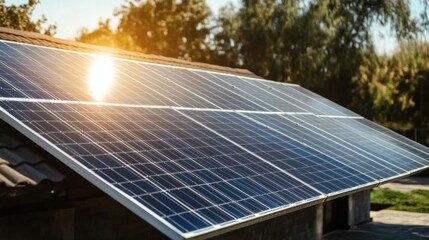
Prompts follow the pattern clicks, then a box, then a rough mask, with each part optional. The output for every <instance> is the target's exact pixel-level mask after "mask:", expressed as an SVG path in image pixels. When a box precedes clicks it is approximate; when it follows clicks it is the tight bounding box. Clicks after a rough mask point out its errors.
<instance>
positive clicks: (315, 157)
mask: <svg viewBox="0 0 429 240" xmlns="http://www.w3.org/2000/svg"><path fill="white" fill-rule="evenodd" d="M185 114H186V115H189V116H190V117H191V118H193V119H195V120H196V121H198V122H200V123H202V124H204V125H206V126H208V127H209V128H211V129H213V130H215V131H216V132H219V133H220V134H221V135H222V136H225V137H226V138H228V139H231V140H232V141H234V142H236V143H237V144H239V145H240V146H243V147H244V148H246V149H247V150H248V151H250V152H252V153H255V154H256V155H258V156H260V157H262V158H263V159H265V160H267V161H268V162H270V163H271V164H273V165H275V166H276V167H278V168H280V169H282V170H285V171H287V172H289V173H291V174H292V175H294V176H296V177H298V178H299V179H301V180H303V181H304V182H306V183H308V184H310V185H311V186H313V187H315V188H317V189H318V190H320V191H322V192H323V193H325V194H330V193H334V192H337V191H342V190H344V189H348V188H353V187H356V186H359V185H364V184H368V183H371V182H373V181H374V179H371V178H370V177H368V176H366V175H365V174H364V173H361V172H358V171H356V170H354V169H352V168H350V167H349V166H346V165H344V164H343V163H341V162H338V161H337V160H335V159H332V158H330V157H328V156H327V155H324V154H322V153H320V152H318V151H316V150H314V149H312V148H309V147H308V146H306V145H304V144H302V143H300V142H297V141H295V140H293V139H291V138H289V137H287V136H285V135H283V134H280V133H277V132H275V131H272V130H270V129H267V128H266V127H264V126H261V125H260V124H257V123H255V122H253V121H251V120H249V119H247V118H245V117H243V116H241V115H239V114H236V113H229V112H202V111H186V112H185Z"/></svg>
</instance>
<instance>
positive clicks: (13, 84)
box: [0, 42, 216, 108]
mask: <svg viewBox="0 0 429 240" xmlns="http://www.w3.org/2000/svg"><path fill="white" fill-rule="evenodd" d="M0 53H2V55H3V57H2V59H1V60H0V69H1V70H0V84H1V85H2V86H4V87H3V88H1V89H0V94H1V95H0V97H15V98H37V99H55V100H72V101H98V100H99V99H96V98H95V97H94V93H93V92H92V91H93V90H94V89H92V87H91V85H90V79H89V78H90V73H91V71H92V70H93V69H94V66H96V64H97V63H98V61H99V59H100V56H95V55H88V54H81V53H74V52H66V51H58V50H54V49H47V48H40V47H37V46H28V45H22V44H15V43H2V42H0ZM104 58H106V59H110V60H108V61H107V62H108V63H109V65H107V66H105V67H107V68H112V69H113V70H112V72H113V75H114V79H113V82H112V84H111V86H110V87H109V88H108V89H106V94H105V96H104V98H103V101H104V102H110V103H121V104H138V105H161V106H179V107H195V108H216V106H215V105H213V104H211V103H209V102H208V101H206V100H204V99H203V98H201V97H196V96H195V95H194V94H190V93H189V92H187V91H185V90H184V89H181V88H180V87H178V86H177V85H176V84H174V83H173V82H172V81H169V80H168V79H167V77H165V76H163V75H162V74H158V73H156V72H154V71H153V69H157V68H163V67H162V66H155V65H148V64H143V63H138V62H133V61H125V60H119V59H113V58H108V57H104ZM104 58H102V59H104ZM147 67H150V68H151V69H152V70H151V69H148V68H147ZM181 71H183V72H186V71H187V70H185V69H182V70H181ZM103 81H104V80H103Z"/></svg>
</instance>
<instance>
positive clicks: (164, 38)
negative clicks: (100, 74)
mask: <svg viewBox="0 0 429 240" xmlns="http://www.w3.org/2000/svg"><path fill="white" fill-rule="evenodd" d="M115 15H116V16H117V17H119V25H118V27H117V29H115V30H114V31H113V30H111V29H110V27H109V21H106V22H101V23H100V24H99V28H98V29H96V30H94V31H93V32H88V30H86V29H84V30H83V31H82V32H81V34H80V36H79V37H78V38H77V40H78V41H82V42H88V43H96V44H101V45H106V46H113V47H119V48H123V49H127V50H133V51H140V52H144V53H149V54H157V55H163V56H168V57H175V58H178V57H179V58H184V59H189V60H194V61H201V62H207V61H209V57H210V55H209V50H210V49H209V46H208V45H207V44H208V40H207V38H208V35H209V30H210V29H209V27H208V20H209V16H210V15H211V12H210V9H209V8H208V6H207V4H206V3H205V1H204V0H181V1H177V0H157V1H155V0H147V1H143V2H141V1H128V2H127V3H126V4H125V5H123V6H122V7H121V8H120V9H119V10H117V11H116V14H115Z"/></svg>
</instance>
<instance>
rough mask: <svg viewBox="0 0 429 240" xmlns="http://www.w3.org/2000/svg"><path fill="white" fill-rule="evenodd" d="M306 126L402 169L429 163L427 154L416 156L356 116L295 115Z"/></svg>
mask: <svg viewBox="0 0 429 240" xmlns="http://www.w3.org/2000/svg"><path fill="white" fill-rule="evenodd" d="M296 119H298V120H300V121H301V122H300V123H301V124H303V125H304V126H311V128H312V129H319V130H321V131H323V132H325V133H328V134H329V135H330V136H333V137H335V138H336V139H339V140H341V141H344V142H347V143H350V144H349V146H350V148H351V149H354V150H356V151H359V152H360V153H361V154H363V155H366V156H368V158H371V157H372V158H373V159H375V160H376V161H377V162H379V163H380V164H386V166H388V167H389V168H390V167H391V166H395V167H397V169H399V170H400V171H401V173H407V172H408V171H412V170H416V169H418V168H422V167H423V166H427V164H429V162H428V160H427V158H426V159H423V158H421V157H418V156H415V155H414V154H413V153H412V152H410V151H407V150H406V149H404V148H403V147H401V146H400V145H398V144H396V143H394V142H393V141H391V140H389V139H386V138H385V137H383V136H382V135H380V134H378V132H376V131H368V130H369V129H368V128H365V126H364V125H362V124H359V120H356V119H329V120H326V119H324V118H319V117H315V116H300V117H299V118H296Z"/></svg>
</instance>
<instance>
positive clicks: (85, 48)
mask: <svg viewBox="0 0 429 240" xmlns="http://www.w3.org/2000/svg"><path fill="white" fill-rule="evenodd" d="M0 39H1V40H7V41H12V42H19V43H27V44H33V45H38V46H44V47H51V48H58V49H63V50H72V51H79V52H87V53H106V52H108V53H110V54H112V55H114V56H116V57H121V58H125V59H131V60H138V61H143V62H150V63H159V64H167V65H172V66H180V67H187V68H193V69H200V70H206V71H213V72H222V73H228V74H233V75H239V76H244V77H253V78H261V77H260V76H258V75H255V74H254V73H252V72H250V71H249V70H246V69H239V68H229V67H222V66H217V65H212V64H205V63H196V62H190V61H186V60H181V59H176V58H170V57H163V56H157V55H151V54H143V53H139V52H132V51H125V50H121V49H116V48H109V47H102V46H95V45H90V44H86V43H80V42H75V41H69V40H63V39H58V38H54V37H50V36H47V35H43V34H39V33H32V32H25V31H18V30H13V29H9V28H3V27H0Z"/></svg>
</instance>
